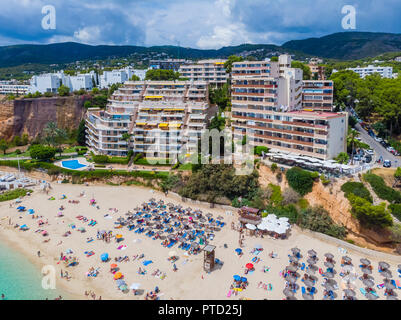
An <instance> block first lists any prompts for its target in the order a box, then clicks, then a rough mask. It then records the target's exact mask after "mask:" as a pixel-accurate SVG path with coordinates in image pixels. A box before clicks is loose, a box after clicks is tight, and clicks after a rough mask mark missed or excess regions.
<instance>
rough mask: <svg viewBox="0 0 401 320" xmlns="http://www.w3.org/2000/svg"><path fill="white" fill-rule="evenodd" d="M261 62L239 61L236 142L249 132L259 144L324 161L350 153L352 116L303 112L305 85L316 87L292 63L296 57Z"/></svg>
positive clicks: (236, 68)
mask: <svg viewBox="0 0 401 320" xmlns="http://www.w3.org/2000/svg"><path fill="white" fill-rule="evenodd" d="M257 64H258V63H257V62H252V64H251V63H248V62H245V63H244V62H237V63H234V64H233V76H232V113H231V120H232V122H231V124H232V130H233V139H234V141H240V140H241V139H242V138H243V137H244V136H245V135H247V136H248V138H249V139H250V144H251V145H254V146H258V145H261V146H267V147H269V148H270V149H274V150H278V151H282V152H293V153H298V154H301V155H308V156H312V157H316V158H319V159H323V160H327V159H331V158H333V157H335V156H337V155H338V154H339V153H340V152H344V151H346V141H345V137H346V132H347V128H348V125H347V115H346V114H343V113H330V112H310V111H303V110H302V107H303V101H304V100H303V87H304V84H305V85H309V86H312V84H313V82H312V83H304V82H303V80H302V76H303V74H302V70H300V69H296V68H291V67H290V66H291V57H290V56H287V55H283V56H280V57H279V61H278V62H273V61H270V62H268V63H266V62H263V63H262V62H260V66H258V67H256V65H257ZM248 68H249V69H248ZM258 68H259V69H258ZM266 68H268V69H270V72H268V70H266ZM254 74H259V75H258V76H256V75H254ZM316 85H317V84H316ZM313 90H315V88H314V87H313ZM322 90H323V89H322ZM319 94H320V95H324V92H322V93H320V91H319ZM313 101H314V100H313Z"/></svg>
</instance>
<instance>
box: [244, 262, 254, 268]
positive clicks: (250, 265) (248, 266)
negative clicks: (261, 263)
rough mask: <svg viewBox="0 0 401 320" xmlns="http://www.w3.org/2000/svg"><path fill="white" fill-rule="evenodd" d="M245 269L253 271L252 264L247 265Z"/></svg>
mask: <svg viewBox="0 0 401 320" xmlns="http://www.w3.org/2000/svg"><path fill="white" fill-rule="evenodd" d="M245 267H246V268H247V269H253V264H252V263H247V264H246V266H245Z"/></svg>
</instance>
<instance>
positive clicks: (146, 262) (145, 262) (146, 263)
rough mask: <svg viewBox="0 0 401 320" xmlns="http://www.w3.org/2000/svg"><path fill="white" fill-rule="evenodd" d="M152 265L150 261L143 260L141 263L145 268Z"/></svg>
mask: <svg viewBox="0 0 401 320" xmlns="http://www.w3.org/2000/svg"><path fill="white" fill-rule="evenodd" d="M151 263H153V261H152V260H145V261H144V262H142V264H143V265H144V266H145V267H146V266H147V265H149V264H151Z"/></svg>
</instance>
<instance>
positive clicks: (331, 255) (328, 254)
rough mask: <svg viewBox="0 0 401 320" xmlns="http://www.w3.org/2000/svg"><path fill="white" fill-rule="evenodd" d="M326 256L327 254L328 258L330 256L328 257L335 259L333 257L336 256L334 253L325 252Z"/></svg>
mask: <svg viewBox="0 0 401 320" xmlns="http://www.w3.org/2000/svg"><path fill="white" fill-rule="evenodd" d="M324 256H325V257H326V258H328V259H333V258H334V255H333V254H331V253H325V255H324Z"/></svg>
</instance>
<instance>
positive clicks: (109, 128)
mask: <svg viewBox="0 0 401 320" xmlns="http://www.w3.org/2000/svg"><path fill="white" fill-rule="evenodd" d="M208 96H209V93H208V85H207V83H206V82H204V81H203V82H201V81H198V82H189V81H127V82H126V83H125V84H124V86H123V87H121V88H119V89H118V90H116V92H115V93H114V94H113V96H112V97H111V99H110V100H109V104H108V106H107V108H106V110H105V111H103V110H97V109H95V110H89V111H88V113H87V116H86V125H87V132H88V135H87V145H88V146H89V147H90V149H91V151H93V152H94V153H95V154H105V155H111V156H126V155H127V153H128V150H133V151H134V152H135V153H143V154H144V155H149V153H151V154H152V156H153V158H175V157H176V155H177V154H178V153H180V152H183V151H185V152H186V153H185V154H187V153H189V154H190V153H192V152H193V151H195V150H196V149H195V148H196V146H197V140H198V138H200V137H201V134H202V133H203V132H204V130H205V129H206V124H207V120H208V118H210V115H209V114H208V111H209V101H208ZM126 133H129V134H131V135H132V136H131V139H130V140H129V141H128V142H127V141H124V140H123V139H122V137H123V134H126ZM184 146H185V149H182V148H183V147H184Z"/></svg>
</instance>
